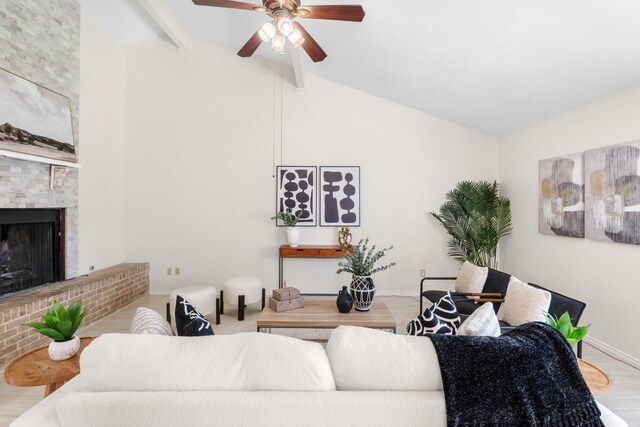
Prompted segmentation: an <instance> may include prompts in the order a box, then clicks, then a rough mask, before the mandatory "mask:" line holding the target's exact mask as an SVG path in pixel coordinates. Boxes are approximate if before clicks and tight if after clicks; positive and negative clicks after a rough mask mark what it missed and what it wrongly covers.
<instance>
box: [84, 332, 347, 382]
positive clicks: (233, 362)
mask: <svg viewBox="0 0 640 427" xmlns="http://www.w3.org/2000/svg"><path fill="white" fill-rule="evenodd" d="M80 369H81V372H82V374H81V376H82V377H83V379H84V380H85V383H87V384H90V389H89V390H87V391H113V390H132V391H145V390H147V391H152V390H156V391H164V390H177V391H180V390H292V391H309V390H319V391H326V390H335V383H334V381H333V375H332V373H331V366H330V365H329V360H328V359H327V355H326V353H325V352H324V349H323V348H322V345H320V344H318V343H314V342H308V341H302V340H298V339H295V338H289V337H283V336H278V335H270V334H262V333H256V332H252V333H241V334H235V335H219V336H206V337H197V338H194V337H167V336H160V335H129V334H105V335H102V336H100V337H98V338H96V339H95V340H94V341H93V342H92V343H91V344H90V345H89V346H87V348H86V349H85V350H84V351H83V352H82V355H81V357H80ZM287 372H295V375H287V374H286V373H287Z"/></svg>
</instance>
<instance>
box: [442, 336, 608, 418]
mask: <svg viewBox="0 0 640 427" xmlns="http://www.w3.org/2000/svg"><path fill="white" fill-rule="evenodd" d="M430 338H431V341H432V342H433V345H434V346H435V349H436V353H437V354H438V360H439V361H440V370H441V372H442V384H443V386H444V396H445V401H446V407H447V424H448V425H449V426H450V427H462V426H478V427H480V426H518V427H520V426H536V427H538V426H549V427H577V426H588V427H595V426H603V424H602V421H601V420H600V410H599V409H598V406H597V405H596V402H595V400H594V398H593V396H592V395H591V392H590V391H589V389H588V388H587V384H586V383H585V381H584V378H583V377H582V375H581V373H580V370H579V368H578V363H577V359H576V356H575V355H574V353H573V351H572V350H571V347H570V346H569V344H568V343H567V342H566V340H565V339H564V337H563V336H562V335H560V333H558V332H557V331H556V330H555V329H553V328H552V327H551V326H549V325H547V324H544V323H527V324H525V325H522V326H519V327H517V328H515V329H513V330H512V331H509V332H507V333H506V334H504V335H502V336H500V337H469V336H453V335H439V334H434V335H430Z"/></svg>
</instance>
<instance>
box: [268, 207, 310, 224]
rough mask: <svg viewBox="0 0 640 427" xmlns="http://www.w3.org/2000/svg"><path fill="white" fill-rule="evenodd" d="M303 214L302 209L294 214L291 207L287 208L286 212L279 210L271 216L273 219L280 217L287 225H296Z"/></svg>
mask: <svg viewBox="0 0 640 427" xmlns="http://www.w3.org/2000/svg"><path fill="white" fill-rule="evenodd" d="M301 214H302V211H298V212H296V213H295V214H292V213H291V209H287V210H286V212H282V211H280V212H277V213H276V216H274V217H271V219H279V220H280V221H282V222H284V225H286V226H287V227H295V226H296V224H297V223H298V220H300V215H301Z"/></svg>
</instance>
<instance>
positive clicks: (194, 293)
mask: <svg viewBox="0 0 640 427" xmlns="http://www.w3.org/2000/svg"><path fill="white" fill-rule="evenodd" d="M216 292H218V291H217V289H216V288H214V287H213V286H209V285H191V286H184V287H182V288H178V289H175V290H174V291H173V292H171V296H169V302H168V303H167V320H168V321H169V323H171V317H173V316H174V315H175V313H176V299H177V296H178V295H180V296H181V297H182V298H184V299H185V300H187V301H189V304H191V305H192V306H194V307H195V308H196V310H198V312H199V313H200V314H202V315H203V316H208V315H209V314H211V313H216V325H219V324H220V300H219V299H218V298H217V297H216ZM174 323H175V322H174ZM173 326H174V328H175V325H173Z"/></svg>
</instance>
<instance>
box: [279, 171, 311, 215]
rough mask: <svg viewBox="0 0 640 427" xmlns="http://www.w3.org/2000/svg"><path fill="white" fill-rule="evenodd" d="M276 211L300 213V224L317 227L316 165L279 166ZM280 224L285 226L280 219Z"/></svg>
mask: <svg viewBox="0 0 640 427" xmlns="http://www.w3.org/2000/svg"><path fill="white" fill-rule="evenodd" d="M276 172H277V175H278V176H277V181H278V182H277V185H278V188H277V199H276V211H277V212H287V210H291V213H293V214H296V215H299V217H300V219H299V220H298V226H302V227H315V226H316V223H317V220H316V215H317V214H316V175H317V168H316V167H315V166H278V167H277V171H276ZM277 225H278V226H284V223H283V222H282V221H280V220H278V222H277Z"/></svg>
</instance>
